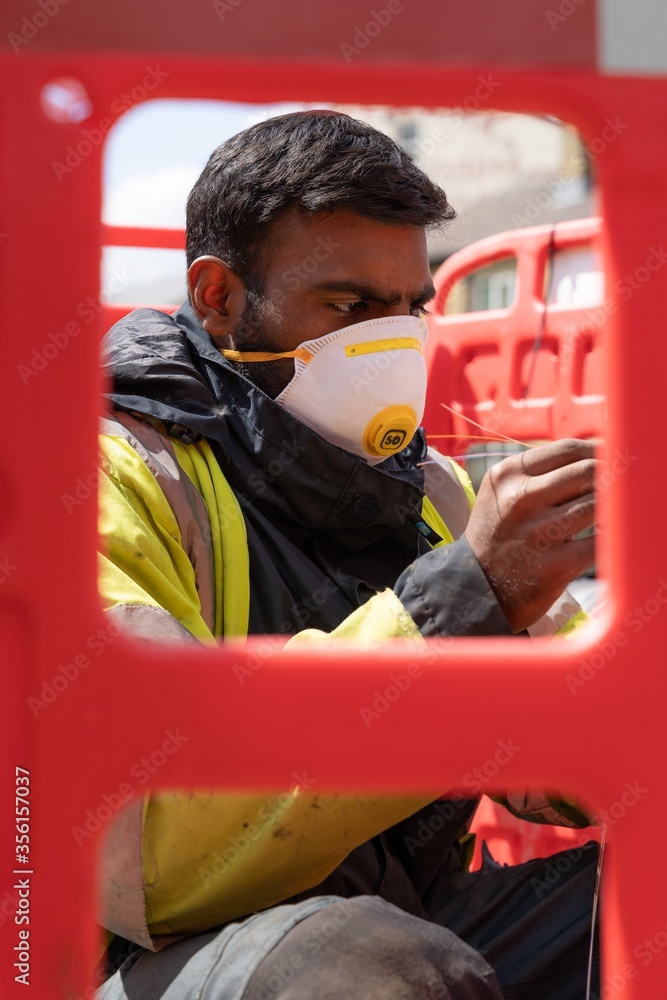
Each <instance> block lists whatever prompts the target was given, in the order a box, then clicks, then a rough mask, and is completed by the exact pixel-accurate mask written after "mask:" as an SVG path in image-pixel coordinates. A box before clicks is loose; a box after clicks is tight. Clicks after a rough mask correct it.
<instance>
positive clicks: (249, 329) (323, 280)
mask: <svg viewBox="0 0 667 1000" xmlns="http://www.w3.org/2000/svg"><path fill="white" fill-rule="evenodd" d="M265 260H266V264H265V268H264V276H263V277H264V284H263V291H262V295H261V297H255V296H252V295H249V296H248V304H247V306H246V309H245V311H244V313H243V316H242V318H241V320H240V322H239V323H238V324H237V326H236V329H235V331H234V334H233V338H232V339H233V347H234V349H235V350H238V351H273V352H281V351H292V350H294V349H295V348H296V347H298V346H299V344H301V343H303V342H304V341H305V340H314V339H315V338H317V337H322V336H324V335H325V334H327V333H332V332H333V331H334V330H339V329H341V328H342V327H345V326H349V325H350V324H352V323H361V322H364V321H365V320H371V319H379V318H381V317H384V316H419V315H421V313H422V311H423V308H424V306H425V305H426V303H427V302H428V300H429V299H431V298H432V297H433V294H434V288H433V283H432V281H431V273H430V270H429V264H428V254H427V250H426V237H425V233H424V230H423V228H421V227H419V226H411V225H395V226H394V225H386V224H384V223H381V222H375V221H373V220H371V219H367V218H365V217H364V216H362V215H359V214H358V213H356V212H352V211H349V210H346V209H336V210H332V211H327V212H321V213H318V214H317V215H305V214H304V213H302V212H300V211H298V210H297V209H293V210H292V211H290V212H289V213H288V214H287V215H286V216H285V217H284V218H283V219H281V220H279V221H278V222H276V223H275V225H274V227H273V229H272V231H271V233H270V235H269V244H268V253H266V254H265ZM241 367H242V370H243V373H244V374H245V375H246V376H247V377H248V378H249V379H251V380H252V381H253V382H254V383H255V384H256V385H258V386H259V387H260V388H261V389H263V390H264V391H265V392H267V393H268V395H270V396H273V397H275V396H277V395H278V394H279V393H280V392H281V391H282V390H283V389H284V388H285V386H286V385H287V383H288V382H289V381H290V379H291V378H292V375H293V374H294V362H293V361H292V359H289V358H288V359H285V360H280V361H269V362H252V363H247V364H245V363H241Z"/></svg>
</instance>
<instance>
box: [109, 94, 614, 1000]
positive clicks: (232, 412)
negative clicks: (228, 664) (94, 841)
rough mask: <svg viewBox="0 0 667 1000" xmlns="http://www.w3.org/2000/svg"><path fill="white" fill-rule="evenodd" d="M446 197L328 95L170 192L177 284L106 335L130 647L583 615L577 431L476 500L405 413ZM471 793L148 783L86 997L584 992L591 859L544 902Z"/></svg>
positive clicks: (586, 855) (120, 859)
mask: <svg viewBox="0 0 667 1000" xmlns="http://www.w3.org/2000/svg"><path fill="white" fill-rule="evenodd" d="M452 215H453V213H452V210H451V208H450V206H449V205H448V203H447V200H446V197H445V195H444V192H443V191H442V190H441V189H440V188H438V187H436V186H435V185H434V184H432V183H431V182H430V181H429V180H428V178H427V177H426V176H425V175H424V174H423V173H422V172H421V171H419V170H418V169H417V168H416V166H415V165H414V163H413V162H412V161H411V160H410V158H409V157H408V156H407V155H406V154H405V153H404V152H403V151H401V150H400V148H399V147H397V146H396V145H395V143H393V142H392V141H391V140H390V139H388V138H387V137H386V136H383V135H381V134H380V133H378V132H377V131H376V130H374V129H372V128H370V127H369V126H367V125H364V124H362V123H360V122H356V121H353V120H352V119H350V118H347V117H346V116H344V115H338V114H335V113H333V112H326V111H321V112H306V113H300V114H295V115H286V116H283V117H282V118H276V119H272V120H270V121H268V122H263V123H261V124H259V125H256V126H254V127H252V128H250V129H248V130H246V131H245V132H242V133H241V134H240V135H237V136H235V137H234V138H232V139H231V140H229V141H228V142H226V143H224V144H223V145H222V146H221V147H220V148H219V149H217V150H216V151H215V152H214V153H213V155H212V156H211V159H210V160H209V163H208V165H207V167H206V168H205V170H204V172H203V173H202V176H201V177H200V179H199V180H198V181H197V183H196V185H195V187H194V189H193V191H192V193H191V195H190V198H189V201H188V218H187V256H188V267H189V270H188V282H189V302H188V303H187V304H186V305H185V306H184V307H182V309H181V310H179V312H178V313H177V314H176V316H175V317H174V318H173V319H172V318H170V317H168V316H165V315H163V314H161V313H158V312H155V311H152V310H139V311H137V312H135V313H132V314H130V316H128V317H127V318H126V320H124V321H122V322H121V323H120V324H118V325H117V327H115V328H114V330H112V331H111V332H110V335H109V337H108V340H107V343H106V348H105V362H106V365H107V370H108V371H109V373H110V374H111V375H112V377H113V380H114V385H113V393H112V394H111V400H112V401H113V404H114V407H115V410H114V413H113V414H112V417H111V418H110V419H109V420H108V421H107V423H106V427H105V432H106V433H105V436H104V438H103V448H104V454H105V481H104V484H103V489H102V511H101V522H102V529H101V530H102V534H103V537H104V539H105V546H106V548H105V555H104V556H103V558H102V574H101V587H102V592H103V596H104V599H105V602H106V605H107V607H108V609H109V613H110V614H113V615H114V616H115V617H116V618H117V619H118V620H119V621H121V622H122V623H123V624H125V625H126V626H127V627H128V628H130V629H131V630H132V632H133V633H134V634H135V635H137V636H139V637H143V638H148V639H159V638H174V639H181V640H184V641H196V640H198V641H200V642H204V643H215V642H216V641H217V640H218V639H220V638H221V637H223V636H224V637H227V638H231V637H233V636H242V635H245V634H266V633H271V634H283V635H285V636H292V638H291V639H289V640H288V641H289V642H290V643H304V642H310V643H315V644H316V643H318V642H331V641H336V640H339V639H340V640H342V639H348V640H349V639H352V640H355V641H357V642H360V643H364V642H366V643H368V642H377V641H384V640H386V639H389V638H394V637H400V638H402V639H404V640H405V639H409V640H411V641H413V642H421V641H422V640H423V637H431V636H442V635H459V634H466V635H512V634H514V633H519V632H523V631H524V630H526V629H529V628H532V627H533V626H536V625H537V626H538V627H539V629H540V630H541V631H544V629H545V628H547V626H546V625H545V620H546V621H548V619H549V615H548V612H549V611H550V609H552V607H553V606H554V605H556V608H557V610H556V611H555V612H553V611H552V612H551V615H552V624H553V622H555V624H553V627H552V629H551V631H552V632H553V631H556V630H557V629H560V630H561V631H567V630H568V629H569V628H570V627H572V624H573V622H576V620H577V618H578V617H579V614H578V611H577V609H576V606H574V605H572V604H571V603H568V601H567V599H566V600H565V602H561V604H560V605H558V604H557V601H558V599H559V597H560V595H561V593H562V591H563V590H564V588H565V586H566V585H567V583H568V582H569V581H570V580H571V579H572V578H573V577H575V576H577V575H578V574H579V573H581V572H582V571H583V570H584V569H585V568H586V567H587V566H588V565H590V563H591V561H592V556H593V551H592V545H593V542H592V540H591V539H582V540H574V539H573V535H575V534H576V533H578V532H579V531H581V530H582V529H584V528H586V527H588V526H590V525H591V523H592V520H593V472H594V463H593V460H592V455H591V450H590V447H589V446H588V445H586V444H584V443H582V442H573V441H569V442H556V443H554V444H551V445H546V446H542V447H540V448H536V449H534V450H532V451H531V452H528V453H525V454H523V455H522V456H520V457H517V458H511V459H508V460H506V461H505V462H504V463H502V465H501V466H499V467H497V469H495V470H493V471H492V473H491V474H490V475H488V476H487V478H486V479H485V481H484V482H483V484H482V487H481V490H480V495H479V498H478V500H477V502H476V504H475V506H474V509H473V511H472V513H470V510H469V505H468V502H467V497H466V490H467V484H466V483H465V480H464V478H463V475H462V473H461V472H460V470H456V469H455V468H454V467H453V466H452V465H451V464H449V463H447V462H446V461H445V460H442V461H440V460H439V459H437V457H435V458H428V457H427V451H426V446H425V442H424V438H423V434H422V432H421V431H419V430H418V426H419V422H420V420H421V416H422V413H423V403H424V392H425V372H424V365H423V356H422V348H423V343H424V339H425V325H424V323H423V321H422V320H421V318H420V317H421V314H422V313H423V312H424V310H425V306H426V304H427V302H428V300H429V299H430V298H431V297H432V295H433V286H432V282H431V277H430V272H429V266H428V256H427V251H426V241H425V231H426V229H427V228H428V227H432V226H437V225H442V224H443V223H444V222H445V221H447V220H448V219H449V218H451V217H452ZM425 463H426V464H425ZM425 492H426V493H427V494H428V495H427V496H426V497H425V496H424V493H425ZM547 530H548V534H547ZM545 539H548V540H549V542H548V545H546V546H545V544H544V541H545ZM445 542H446V543H449V544H443V543H445ZM545 616H546V618H545ZM239 669H240V670H241V671H242V670H243V668H242V667H241V668H239ZM237 676H239V680H240V682H243V679H244V678H243V674H242V673H239V674H238V675H237ZM443 738H446V737H443ZM475 805H476V803H475V802H474V801H465V800H463V799H462V798H461V797H460V796H458V797H456V798H455V799H453V800H452V801H451V802H440V801H436V802H432V801H430V797H427V796H422V797H413V798H410V799H406V798H405V797H384V798H375V799H371V798H368V797H363V798H362V797H360V796H344V795H333V794H331V795H317V794H316V793H315V792H314V791H312V790H311V791H308V789H304V788H301V787H299V785H298V784H297V785H295V786H293V787H292V788H290V790H289V792H287V791H286V792H285V793H284V794H283V795H281V796H273V797H272V796H267V795H259V794H247V795H236V796H231V795H223V794H221V793H213V794H207V793H201V792H198V793H195V794H191V795H188V796H184V795H167V794H158V795H151V796H149V797H147V799H146V800H145V802H144V804H143V806H141V804H139V805H138V806H135V807H132V808H130V810H127V811H126V813H124V815H123V817H122V818H121V821H120V823H119V824H117V825H116V827H115V828H114V831H113V833H112V834H111V836H110V838H109V842H108V845H107V849H106V856H105V872H104V875H105V887H106V898H105V915H104V924H105V926H106V927H108V928H109V929H110V930H111V931H113V932H115V933H116V934H118V935H121V936H122V937H123V938H125V939H128V940H130V941H134V942H136V944H138V945H140V946H141V947H140V948H138V949H136V950H135V951H134V953H133V954H132V955H131V956H130V958H129V959H128V961H127V963H126V964H125V966H124V967H123V968H122V969H121V971H120V973H118V974H117V975H116V976H114V977H113V979H112V980H110V982H109V983H108V984H107V985H106V986H105V987H103V988H102V990H101V991H100V997H103V998H116V997H130V998H131V997H139V996H141V997H148V996H155V997H158V996H160V997H162V996H165V997H166V996H168V997H170V998H174V1000H176V998H181V997H183V998H184V997H190V996H211V997H216V998H221V1000H232V998H239V1000H240V998H245V1000H262V998H266V997H272V998H273V997H279V998H281V1000H287V998H290V1000H297V998H305V997H313V996H320V995H321V996H322V997H326V996H331V997H334V996H335V997H349V998H357V997H359V998H361V997H363V998H367V997H396V998H407V997H410V998H412V997H416V998H420V1000H421V998H425V997H444V996H451V997H455V998H457V1000H463V998H468V997H469V998H473V997H474V998H476V1000H477V998H479V1000H482V998H486V997H495V998H497V997H499V996H501V993H500V992H499V987H498V983H497V981H496V976H497V977H498V981H499V982H500V985H501V987H502V989H503V991H504V995H505V996H507V997H510V996H511V997H540V998H541V1000H549V998H551V997H554V998H555V997H558V998H559V1000H562V998H564V997H565V998H568V997H575V996H581V995H582V992H583V986H584V983H585V975H586V961H587V953H588V941H589V935H590V919H591V917H590V913H591V901H592V894H593V878H594V866H595V852H594V850H588V851H583V852H581V855H580V857H579V858H578V859H577V860H576V861H572V862H571V864H570V865H569V866H565V867H566V868H567V870H566V871H565V872H564V873H563V874H562V876H561V877H560V878H559V881H558V884H557V885H554V886H553V890H552V891H550V892H549V893H548V894H547V897H546V898H538V895H541V894H537V895H536V893H535V891H534V889H533V887H532V885H531V879H533V878H535V877H536V876H539V874H540V873H541V872H542V871H543V868H544V864H545V862H534V863H532V864H530V865H528V866H521V868H519V869H506V870H503V869H498V868H494V867H493V865H487V867H486V869H485V870H484V871H483V872H482V873H474V874H468V873H466V872H464V871H462V870H461V869H462V849H461V845H460V843H459V841H458V839H457V836H458V834H460V833H461V831H462V830H465V827H466V825H467V824H468V823H469V821H470V818H471V816H472V813H473V811H474V808H475ZM139 806H141V808H140V807H139ZM425 828H426V829H427V830H428V831H430V832H431V833H432V834H433V836H432V837H428V838H425V837H424V836H422V835H421V831H423V830H424V829H425ZM184 935H191V936H189V937H185V938H184ZM464 942H468V943H467V944H466V943H464ZM470 945H472V947H470ZM162 949H163V950H162ZM475 949H476V950H475ZM482 955H483V956H484V957H482ZM487 960H488V961H487ZM488 963H490V965H489V964H488ZM491 967H493V969H492V968H491Z"/></svg>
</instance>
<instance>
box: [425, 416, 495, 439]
mask: <svg viewBox="0 0 667 1000" xmlns="http://www.w3.org/2000/svg"><path fill="white" fill-rule="evenodd" d="M459 416H460V417H463V414H462V413H460V414H459ZM463 419H464V420H468V419H470V418H469V417H463ZM460 437H461V434H429V436H428V439H429V441H430V440H431V438H438V440H442V439H443V438H455V439H456V438H460ZM465 438H466V441H503V440H504V439H503V438H501V437H490V436H489V435H488V434H466V435H465Z"/></svg>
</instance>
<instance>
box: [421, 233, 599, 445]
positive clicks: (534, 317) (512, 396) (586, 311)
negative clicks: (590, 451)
mask: <svg viewBox="0 0 667 1000" xmlns="http://www.w3.org/2000/svg"><path fill="white" fill-rule="evenodd" d="M600 231H601V223H600V220H599V219H581V220H576V221H573V222H561V223H558V224H557V225H554V226H552V225H547V226H536V227H533V228H530V229H519V230H515V231H513V232H508V233H501V234H500V235H498V236H491V237H489V238H488V239H485V240H480V241H479V242H478V243H475V244H473V245H471V246H468V247H465V248H464V249H463V250H459V251H458V252H457V253H455V254H453V255H452V256H451V257H450V258H449V259H448V260H447V261H445V263H444V264H443V265H442V267H440V268H439V270H438V272H437V273H436V275H435V279H434V282H435V286H436V290H437V294H436V298H435V301H434V303H433V305H432V306H431V307H430V315H429V316H428V317H427V321H428V325H429V332H430V336H429V340H428V343H427V347H426V350H427V362H428V366H429V393H428V399H427V409H426V413H425V416H424V423H425V426H426V428H427V430H428V433H429V438H430V439H432V440H433V442H434V443H436V442H437V440H438V439H440V440H442V441H446V442H447V448H445V449H444V450H446V451H447V452H448V453H450V454H461V453H463V452H464V451H465V449H466V448H467V446H468V445H469V444H470V443H472V440H473V439H474V437H475V436H480V435H483V434H484V431H482V430H481V429H480V428H478V427H475V426H474V424H471V423H470V422H469V420H468V419H466V418H470V420H474V421H475V422H476V423H477V424H481V425H483V427H485V428H487V429H488V431H489V432H490V436H493V433H494V432H499V433H500V434H501V435H507V436H509V437H513V438H516V439H518V440H519V441H531V440H533V441H535V440H540V439H549V440H553V439H555V438H559V437H578V438H586V437H597V436H601V435H602V434H603V432H604V427H605V410H606V399H605V395H604V388H605V385H606V382H607V372H606V369H605V363H606V348H605V339H604V337H605V330H604V320H605V319H606V315H607V314H606V313H605V310H604V308H603V305H602V303H601V304H600V305H599V306H588V307H583V308H582V307H578V306H571V305H565V306H564V305H556V304H554V303H549V304H547V302H546V301H545V298H546V294H547V292H548V290H549V285H550V282H549V276H548V273H547V267H548V264H549V262H550V260H551V259H552V257H553V255H554V254H557V253H559V252H560V251H563V250H571V249H574V248H589V247H592V245H593V244H595V247H596V250H597V246H598V243H599V237H600ZM512 259H514V260H516V293H515V296H514V300H513V302H512V304H511V305H510V306H509V307H508V308H506V309H493V310H488V311H484V312H464V313H456V314H453V315H449V316H448V315H446V314H445V310H446V305H447V300H448V297H449V296H450V294H451V292H452V289H453V288H454V286H455V285H456V283H457V282H459V281H461V280H463V279H464V278H466V277H468V276H469V275H471V274H473V273H474V272H475V271H477V270H479V269H480V268H483V267H486V266H488V265H490V264H493V263H496V262H497V261H501V260H512ZM441 403H446V404H447V406H448V407H450V408H451V409H445V408H443V407H442V406H441ZM452 409H453V410H454V411H455V412H454V413H452V412H451V410H452Z"/></svg>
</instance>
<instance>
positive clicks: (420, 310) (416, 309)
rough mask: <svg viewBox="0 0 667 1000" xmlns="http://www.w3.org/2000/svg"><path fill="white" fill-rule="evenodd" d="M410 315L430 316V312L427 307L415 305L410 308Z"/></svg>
mask: <svg viewBox="0 0 667 1000" xmlns="http://www.w3.org/2000/svg"><path fill="white" fill-rule="evenodd" d="M410 314H411V315H412V316H428V315H429V311H428V309H427V308H426V306H420V305H414V306H411V307H410Z"/></svg>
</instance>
